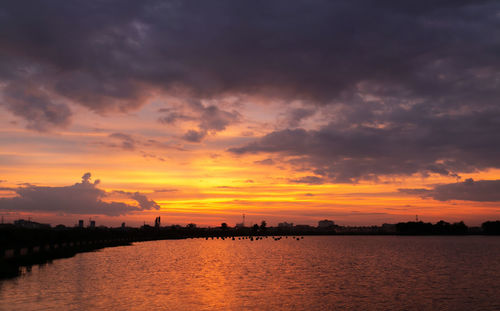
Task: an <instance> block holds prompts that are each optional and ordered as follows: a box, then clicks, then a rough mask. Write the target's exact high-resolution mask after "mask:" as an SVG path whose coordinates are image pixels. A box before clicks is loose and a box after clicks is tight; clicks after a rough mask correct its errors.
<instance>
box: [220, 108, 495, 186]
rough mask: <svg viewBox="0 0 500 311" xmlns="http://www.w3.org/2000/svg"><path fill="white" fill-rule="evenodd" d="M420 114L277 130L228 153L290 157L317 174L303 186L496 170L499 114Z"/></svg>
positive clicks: (392, 113) (419, 111) (395, 114)
mask: <svg viewBox="0 0 500 311" xmlns="http://www.w3.org/2000/svg"><path fill="white" fill-rule="evenodd" d="M422 109H423V107H422V106H418V105H417V106H413V107H411V108H407V109H403V108H397V109H392V110H390V111H387V112H385V113H383V114H380V115H377V114H370V115H369V116H367V117H364V118H362V117H359V119H358V120H359V122H358V123H352V124H346V123H345V122H344V121H343V120H340V121H337V122H331V123H330V124H328V125H327V126H324V127H322V128H320V129H319V130H309V131H306V130H304V129H293V130H289V129H287V130H282V131H275V132H272V133H270V134H268V135H265V136H264V137H262V138H260V139H258V140H256V141H254V142H251V143H249V144H247V145H245V146H242V147H238V148H231V149H229V151H231V152H232V153H235V154H247V153H270V154H278V155H281V156H282V158H287V157H289V158H290V159H289V162H290V163H292V164H293V165H294V166H295V167H296V168H297V170H301V171H303V170H306V171H309V172H312V173H314V174H316V175H317V177H318V178H316V179H311V177H307V178H306V179H304V182H306V183H310V181H311V180H314V181H315V183H319V182H321V179H324V181H330V182H355V181H358V180H378V178H379V177H381V176H405V175H406V176H408V175H412V174H416V173H419V174H421V175H423V176H426V175H428V174H432V173H434V174H441V175H446V176H454V177H456V176H457V174H459V173H463V172H473V171H477V170H484V169H488V168H500V131H499V130H500V117H498V116H500V110H498V109H489V110H485V111H482V112H462V113H460V112H456V113H455V114H454V115H447V114H441V113H432V112H431V113H429V112H428V111H427V110H423V111H422ZM276 158H277V157H275V159H276ZM299 181H300V180H296V182H299Z"/></svg>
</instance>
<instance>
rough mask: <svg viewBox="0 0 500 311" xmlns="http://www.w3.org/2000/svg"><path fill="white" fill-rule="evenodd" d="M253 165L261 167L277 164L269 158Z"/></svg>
mask: <svg viewBox="0 0 500 311" xmlns="http://www.w3.org/2000/svg"><path fill="white" fill-rule="evenodd" d="M253 163H255V164H260V165H274V164H275V162H274V160H273V159H271V158H267V159H264V160H260V161H254V162H253Z"/></svg>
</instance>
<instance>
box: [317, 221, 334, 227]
mask: <svg viewBox="0 0 500 311" xmlns="http://www.w3.org/2000/svg"><path fill="white" fill-rule="evenodd" d="M334 226H335V223H334V222H333V221H331V220H328V219H325V220H320V221H318V228H319V229H328V228H333V227H334Z"/></svg>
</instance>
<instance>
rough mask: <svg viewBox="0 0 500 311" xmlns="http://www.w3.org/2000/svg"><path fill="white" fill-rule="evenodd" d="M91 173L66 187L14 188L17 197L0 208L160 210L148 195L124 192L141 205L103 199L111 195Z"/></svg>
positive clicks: (1, 203) (104, 212) (74, 211)
mask: <svg viewBox="0 0 500 311" xmlns="http://www.w3.org/2000/svg"><path fill="white" fill-rule="evenodd" d="M90 177H91V174H90V173H86V174H84V175H83V176H82V181H81V182H80V183H76V184H74V185H72V186H64V187H40V186H34V185H25V186H22V187H19V188H14V189H10V190H12V191H15V192H16V194H17V196H15V197H12V198H0V209H1V210H9V211H18V212H24V211H29V212H54V213H63V214H89V215H109V216H119V215H126V214H130V213H133V212H138V211H144V210H152V209H156V210H158V209H159V208H160V206H159V205H158V204H156V202H154V201H153V200H149V199H148V198H147V197H146V196H145V195H143V194H141V193H139V192H134V193H129V192H122V193H121V194H125V195H127V196H128V197H129V198H130V199H133V200H135V201H136V202H137V205H135V206H134V205H129V204H125V203H122V202H106V201H103V199H105V198H106V197H107V196H108V195H109V194H108V193H107V192H106V191H104V190H102V189H99V188H98V187H97V186H98V185H99V183H100V181H99V180H96V181H95V182H94V183H91V181H90Z"/></svg>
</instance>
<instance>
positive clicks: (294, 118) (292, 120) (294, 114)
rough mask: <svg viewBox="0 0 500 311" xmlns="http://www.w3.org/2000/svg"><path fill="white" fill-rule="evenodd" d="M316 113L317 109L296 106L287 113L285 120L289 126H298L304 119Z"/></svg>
mask: <svg viewBox="0 0 500 311" xmlns="http://www.w3.org/2000/svg"><path fill="white" fill-rule="evenodd" d="M315 113H316V110H315V109H313V108H294V109H290V110H289V111H287V113H285V115H284V120H283V121H284V122H285V124H286V126H288V127H292V128H293V127H298V126H299V125H300V123H301V122H302V121H303V120H305V119H307V118H309V117H311V116H313V115H314V114H315Z"/></svg>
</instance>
